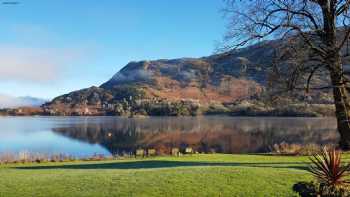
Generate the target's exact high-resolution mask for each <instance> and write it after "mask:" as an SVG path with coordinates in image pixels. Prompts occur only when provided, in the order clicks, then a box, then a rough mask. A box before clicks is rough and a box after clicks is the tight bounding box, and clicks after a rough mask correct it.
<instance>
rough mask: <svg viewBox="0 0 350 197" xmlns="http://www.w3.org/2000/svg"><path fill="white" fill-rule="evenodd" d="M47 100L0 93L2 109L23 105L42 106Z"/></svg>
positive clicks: (0, 106)
mask: <svg viewBox="0 0 350 197" xmlns="http://www.w3.org/2000/svg"><path fill="white" fill-rule="evenodd" d="M44 102H45V100H43V99H37V98H33V97H13V96H8V95H5V94H0V109H1V108H15V107H22V106H40V105H41V104H43V103H44Z"/></svg>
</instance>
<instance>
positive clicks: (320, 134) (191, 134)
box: [53, 117, 338, 154]
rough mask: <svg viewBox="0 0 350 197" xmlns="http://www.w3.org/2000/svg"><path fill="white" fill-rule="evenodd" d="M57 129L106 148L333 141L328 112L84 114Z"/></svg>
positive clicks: (265, 146)
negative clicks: (270, 115) (317, 115)
mask: <svg viewBox="0 0 350 197" xmlns="http://www.w3.org/2000/svg"><path fill="white" fill-rule="evenodd" d="M53 131H54V132H55V133H57V134H60V135H63V136H66V137H69V138H72V139H76V140H80V141H82V142H88V143H90V144H99V145H101V146H103V147H105V148H106V149H108V150H109V151H110V152H111V153H112V154H122V153H130V152H134V151H135V149H137V148H155V149H156V150H157V151H158V152H159V153H165V154H169V153H170V152H171V148H173V147H179V148H185V147H187V146H190V147H192V148H193V149H194V150H195V151H198V152H212V151H215V152H220V153H257V152H267V151H269V150H270V147H271V146H273V144H276V143H281V142H286V143H297V144H308V143H316V144H321V145H322V144H330V143H336V142H337V139H338V135H337V132H336V124H335V120H334V119H331V118H261V117H259V118H257V117H255V118H243V117H242V118H238V117H179V118H176V117H166V118H164V117H157V118H144V119H131V118H115V117H86V118H81V119H79V121H73V122H71V123H68V124H67V123H66V124H61V126H59V127H55V128H53Z"/></svg>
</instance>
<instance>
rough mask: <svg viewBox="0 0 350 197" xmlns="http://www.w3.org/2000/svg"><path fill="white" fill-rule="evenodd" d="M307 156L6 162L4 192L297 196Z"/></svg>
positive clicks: (0, 182)
mask: <svg viewBox="0 0 350 197" xmlns="http://www.w3.org/2000/svg"><path fill="white" fill-rule="evenodd" d="M305 162H308V159H307V157H292V156H264V155H224V154H212V155H192V156H183V157H155V158H147V159H128V160H118V161H99V162H79V161H77V162H71V163H44V164H11V165H2V166H0V196H1V197H2V196H7V197H10V196H35V197H39V196H65V197H67V196H84V197H85V196H94V197H97V196H152V197H153V196H296V194H295V193H294V192H293V191H292V186H293V184H294V183H296V182H298V181H307V180H311V178H312V177H311V176H310V175H309V174H308V173H307V172H306V171H305V169H306V167H307V164H306V163H305Z"/></svg>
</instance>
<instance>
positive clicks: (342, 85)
mask: <svg viewBox="0 0 350 197" xmlns="http://www.w3.org/2000/svg"><path fill="white" fill-rule="evenodd" d="M226 2H227V7H226V9H225V13H226V14H227V15H228V16H229V17H230V25H229V31H228V33H227V35H226V36H225V41H226V42H225V43H226V45H225V47H224V48H225V49H231V48H239V47H242V46H244V45H249V44H252V43H255V42H257V41H263V40H270V39H280V40H282V41H285V42H292V43H293V44H285V48H284V50H281V51H284V52H283V53H280V54H281V55H280V56H279V57H281V58H286V56H288V58H289V60H290V59H291V58H294V60H295V61H294V64H293V65H294V69H293V72H292V74H291V75H290V76H291V77H289V78H288V80H289V82H288V84H291V87H293V88H297V87H296V86H297V83H296V82H295V81H297V80H296V77H295V76H302V74H300V73H301V71H302V72H303V73H307V74H308V76H307V77H304V78H303V79H305V81H306V82H305V89H306V90H307V91H308V90H309V89H310V83H311V81H312V78H313V77H314V76H315V73H321V74H323V75H324V76H327V77H329V79H330V84H329V86H326V87H327V88H331V89H332V92H333V98H334V104H335V109H336V112H335V113H336V118H337V126H338V131H339V133H340V137H341V138H340V142H339V145H340V147H341V148H343V149H350V122H349V121H350V103H349V91H350V86H349V81H350V80H349V79H348V78H347V76H346V73H345V72H344V69H343V62H342V58H343V56H344V55H347V53H346V54H345V52H344V47H345V46H346V45H347V43H348V40H349V36H350V13H349V6H350V0H244V1H239V0H227V1H226ZM305 60H307V61H305ZM317 88H318V89H323V88H325V87H317ZM315 89H316V88H315Z"/></svg>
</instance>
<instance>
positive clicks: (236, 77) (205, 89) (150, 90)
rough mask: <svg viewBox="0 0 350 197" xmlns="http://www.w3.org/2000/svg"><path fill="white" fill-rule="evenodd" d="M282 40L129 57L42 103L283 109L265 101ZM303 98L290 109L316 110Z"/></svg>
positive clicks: (74, 111)
mask: <svg viewBox="0 0 350 197" xmlns="http://www.w3.org/2000/svg"><path fill="white" fill-rule="evenodd" d="M279 44H281V43H280V42H279V41H270V42H263V43H259V44H256V45H253V46H250V47H247V48H243V49H237V50H232V51H230V52H227V53H222V54H216V55H212V56H207V57H202V58H180V59H169V60H167V59H161V60H154V61H139V62H130V63H128V64H127V65H126V66H125V67H124V68H122V69H121V70H120V71H119V72H118V73H116V74H115V75H114V76H113V77H112V78H111V79H110V80H108V81H107V82H105V83H104V84H102V85H101V86H100V87H91V88H87V89H83V90H79V91H75V92H72V93H69V94H66V95H62V96H59V97H57V98H55V99H53V100H52V101H51V102H49V103H47V104H45V105H44V106H43V107H44V109H45V111H46V113H48V114H54V115H128V116H130V115H197V114H201V113H206V114H208V113H209V114H213V113H215V114H216V113H238V114H242V113H243V114H247V110H248V111H249V110H250V111H252V114H251V115H254V114H259V113H261V114H263V115H266V114H273V115H281V114H282V115H283V113H282V112H280V111H279V110H280V109H275V108H267V106H266V105H265V104H266V103H264V102H263V101H262V95H263V93H264V92H266V87H267V83H268V78H269V73H271V72H270V71H271V67H270V65H271V63H272V61H273V55H274V54H273V52H274V50H273V49H274V48H275V47H277V46H278V45H279ZM320 83H322V80H321V82H320ZM316 97H317V98H320V99H319V103H322V104H323V103H328V104H329V103H330V102H331V101H330V99H329V95H327V94H321V95H320V94H318V95H316ZM295 98H296V97H295ZM323 98H324V99H323ZM299 100H300V99H299ZM316 103H317V102H316ZM319 103H317V104H319ZM294 104H295V103H294ZM299 104H300V103H298V105H297V106H294V107H295V109H292V110H291V111H292V112H290V110H288V112H287V114H286V115H288V114H289V113H291V114H289V115H305V114H306V115H308V114H310V113H311V114H312V113H313V112H311V111H310V113H309V111H303V112H300V109H301V108H303V107H304V106H300V105H299ZM242 107H243V108H244V109H242ZM310 109H311V107H310ZM283 110H285V109H283ZM317 110H318V111H320V110H322V109H317ZM330 111H332V109H331V110H330ZM299 112H300V113H299ZM249 113H250V112H248V115H249ZM322 113H323V112H322ZM326 113H329V108H327V110H326Z"/></svg>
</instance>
